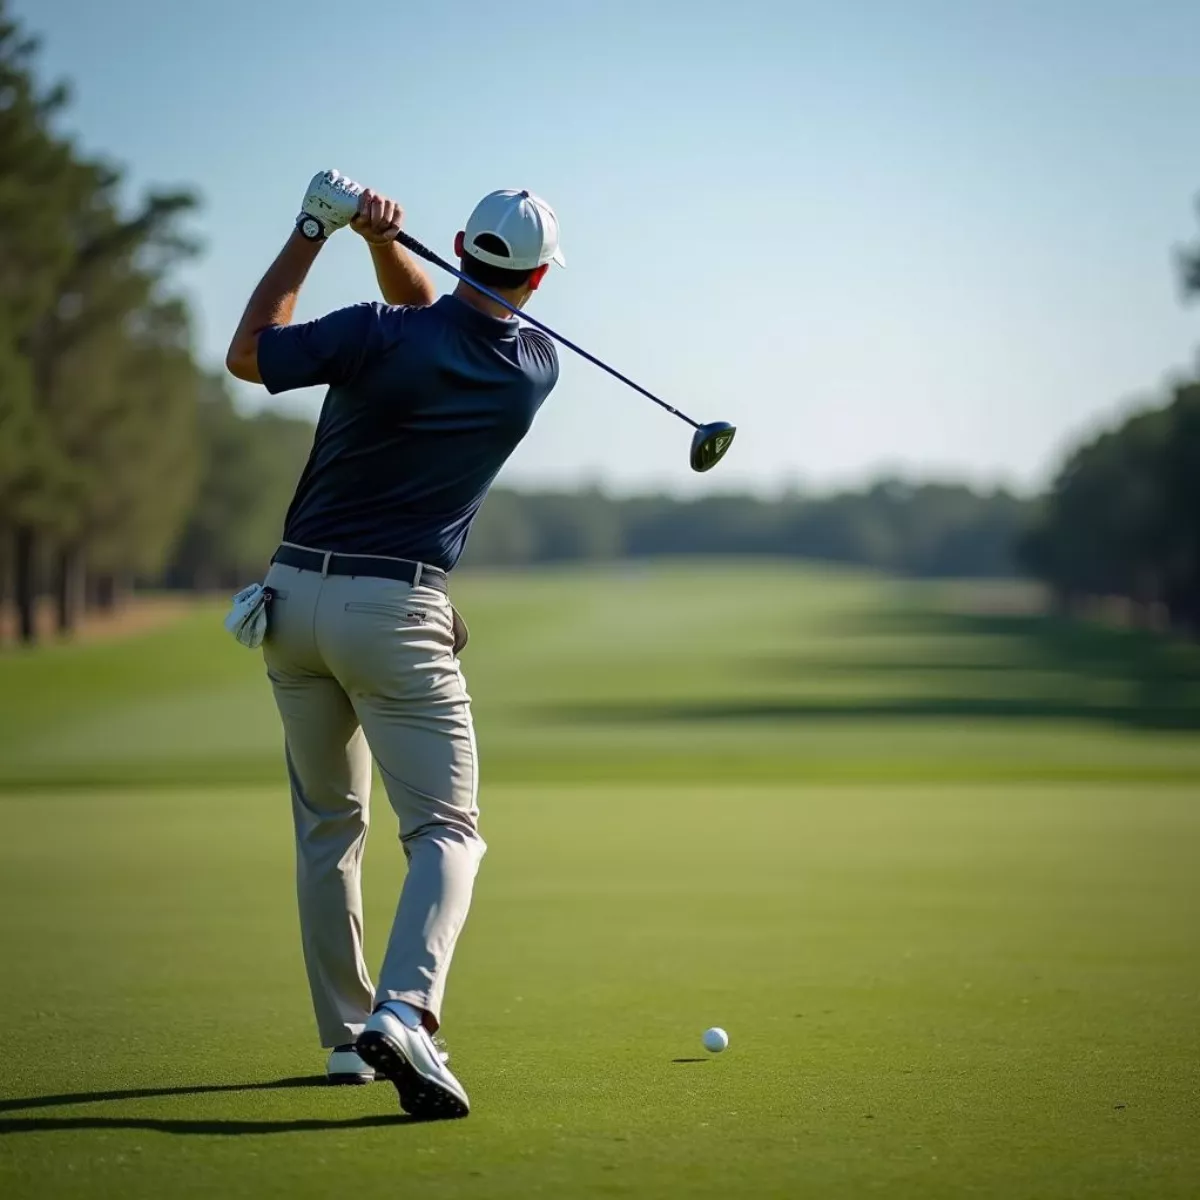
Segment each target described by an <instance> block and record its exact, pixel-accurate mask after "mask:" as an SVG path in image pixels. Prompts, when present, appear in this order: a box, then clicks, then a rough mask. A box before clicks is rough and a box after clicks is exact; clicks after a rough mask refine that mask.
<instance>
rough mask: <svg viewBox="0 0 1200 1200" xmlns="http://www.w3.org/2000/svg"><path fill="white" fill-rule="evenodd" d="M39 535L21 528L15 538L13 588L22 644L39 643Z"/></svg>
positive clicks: (30, 528) (27, 528) (19, 527)
mask: <svg viewBox="0 0 1200 1200" xmlns="http://www.w3.org/2000/svg"><path fill="white" fill-rule="evenodd" d="M36 549H37V534H36V533H35V532H34V530H33V528H32V527H31V526H29V525H20V526H18V527H17V531H16V534H15V535H14V537H13V584H14V591H15V597H14V598H15V601H16V605H17V628H18V633H19V635H20V638H21V641H23V642H24V643H25V644H26V645H27V646H32V645H33V643H34V642H36V641H37V618H36V612H35V610H36V606H37V590H38V589H37V578H36V576H37V567H36V564H37V554H36Z"/></svg>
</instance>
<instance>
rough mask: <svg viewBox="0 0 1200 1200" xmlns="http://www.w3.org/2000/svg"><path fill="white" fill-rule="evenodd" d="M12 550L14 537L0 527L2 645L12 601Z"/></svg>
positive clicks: (0, 631) (0, 632) (0, 634)
mask: <svg viewBox="0 0 1200 1200" xmlns="http://www.w3.org/2000/svg"><path fill="white" fill-rule="evenodd" d="M11 550H12V539H11V537H10V536H9V533H8V530H6V529H3V528H0V646H3V645H4V635H5V631H6V629H7V617H8V607H9V604H10V603H11V601H12V586H11V578H12V571H11V569H10V566H9V560H10V557H11V553H10V552H11Z"/></svg>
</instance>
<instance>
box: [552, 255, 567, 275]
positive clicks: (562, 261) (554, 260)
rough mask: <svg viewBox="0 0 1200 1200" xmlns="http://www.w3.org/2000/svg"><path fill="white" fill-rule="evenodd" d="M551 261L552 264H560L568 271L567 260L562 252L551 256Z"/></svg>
mask: <svg viewBox="0 0 1200 1200" xmlns="http://www.w3.org/2000/svg"><path fill="white" fill-rule="evenodd" d="M550 261H551V262H552V263H558V265H559V266H560V267H562V268H563V269H564V270H566V266H567V260H566V259H565V258H564V257H563V252H562V251H561V250H555V252H554V253H553V254H552V255H551V256H550Z"/></svg>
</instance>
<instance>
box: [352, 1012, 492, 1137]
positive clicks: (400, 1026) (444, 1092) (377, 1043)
mask: <svg viewBox="0 0 1200 1200" xmlns="http://www.w3.org/2000/svg"><path fill="white" fill-rule="evenodd" d="M354 1049H355V1050H356V1051H357V1052H358V1055H359V1057H360V1058H361V1059H362V1061H363V1062H364V1063H366V1064H367V1066H368V1067H371V1068H374V1070H375V1071H376V1072H377V1073H378V1074H379V1075H380V1076H382V1077H383V1078H384V1079H388V1080H390V1081H391V1082H392V1083H393V1084H395V1086H396V1092H397V1093H398V1094H399V1097H400V1107H401V1108H402V1109H404V1111H405V1112H406V1113H408V1114H409V1115H410V1116H413V1117H417V1118H419V1119H421V1120H437V1119H439V1118H447V1117H465V1116H466V1115H467V1113H468V1112H470V1111H471V1105H470V1102H469V1101H468V1099H467V1093H466V1091H465V1090H464V1088H463V1085H462V1084H461V1083H459V1082H458V1080H457V1079H455V1078H454V1076H453V1075H452V1074H451V1073H450V1068H449V1067H448V1066H446V1062H445V1059H444V1058H443V1054H442V1052H441V1051H439V1050H438V1048H437V1046H436V1045H435V1044H434V1041H433V1038H431V1037H430V1036H429V1033H428V1032H427V1031H426V1029H425V1028H424V1026H421V1025H418V1026H416V1027H415V1028H414V1027H413V1026H411V1025H406V1024H405V1023H404V1022H403V1021H402V1020H401V1019H400V1018H399V1017H398V1016H397V1015H396V1014H395V1013H394V1012H392V1011H391V1010H390V1009H387V1008H378V1009H376V1010H375V1012H373V1013H372V1014H371V1017H370V1020H368V1021H367V1024H366V1027H365V1028H364V1029H363V1031H362V1033H360V1034H359V1035H358V1041H357V1042H355V1043H354ZM446 1057H447V1058H448V1057H449V1055H446Z"/></svg>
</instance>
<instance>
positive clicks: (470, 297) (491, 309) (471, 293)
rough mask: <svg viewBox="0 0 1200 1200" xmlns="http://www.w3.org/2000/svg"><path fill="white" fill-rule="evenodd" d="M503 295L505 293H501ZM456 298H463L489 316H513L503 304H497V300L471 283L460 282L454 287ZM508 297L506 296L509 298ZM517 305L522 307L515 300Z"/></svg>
mask: <svg viewBox="0 0 1200 1200" xmlns="http://www.w3.org/2000/svg"><path fill="white" fill-rule="evenodd" d="M499 294H501V295H503V293H499ZM454 295H455V298H456V299H459V300H461V301H462V302H463V303H464V304H469V305H470V306H471V307H472V308H477V309H478V310H479V311H480V312H481V313H486V314H487V315H488V316H489V317H511V316H512V315H513V314H512V313H511V312H510V311H509V310H508V309H507V308H505V307H504V306H503V305H502V304H497V303H496V302H495V300H489V299H488V298H487V297H486V296H485V295H484V294H483V293H482V292H478V291H476V290H475V289H474V288H473V287H472V286H471V285H470V284H469V283H462V282H461V281H460V282H459V285H458V287H456V288H455V289H454ZM507 298H508V297H505V299H507ZM513 304H514V305H516V307H518V308H519V307H520V304H519V303H517V301H515V300H514V301H513Z"/></svg>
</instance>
